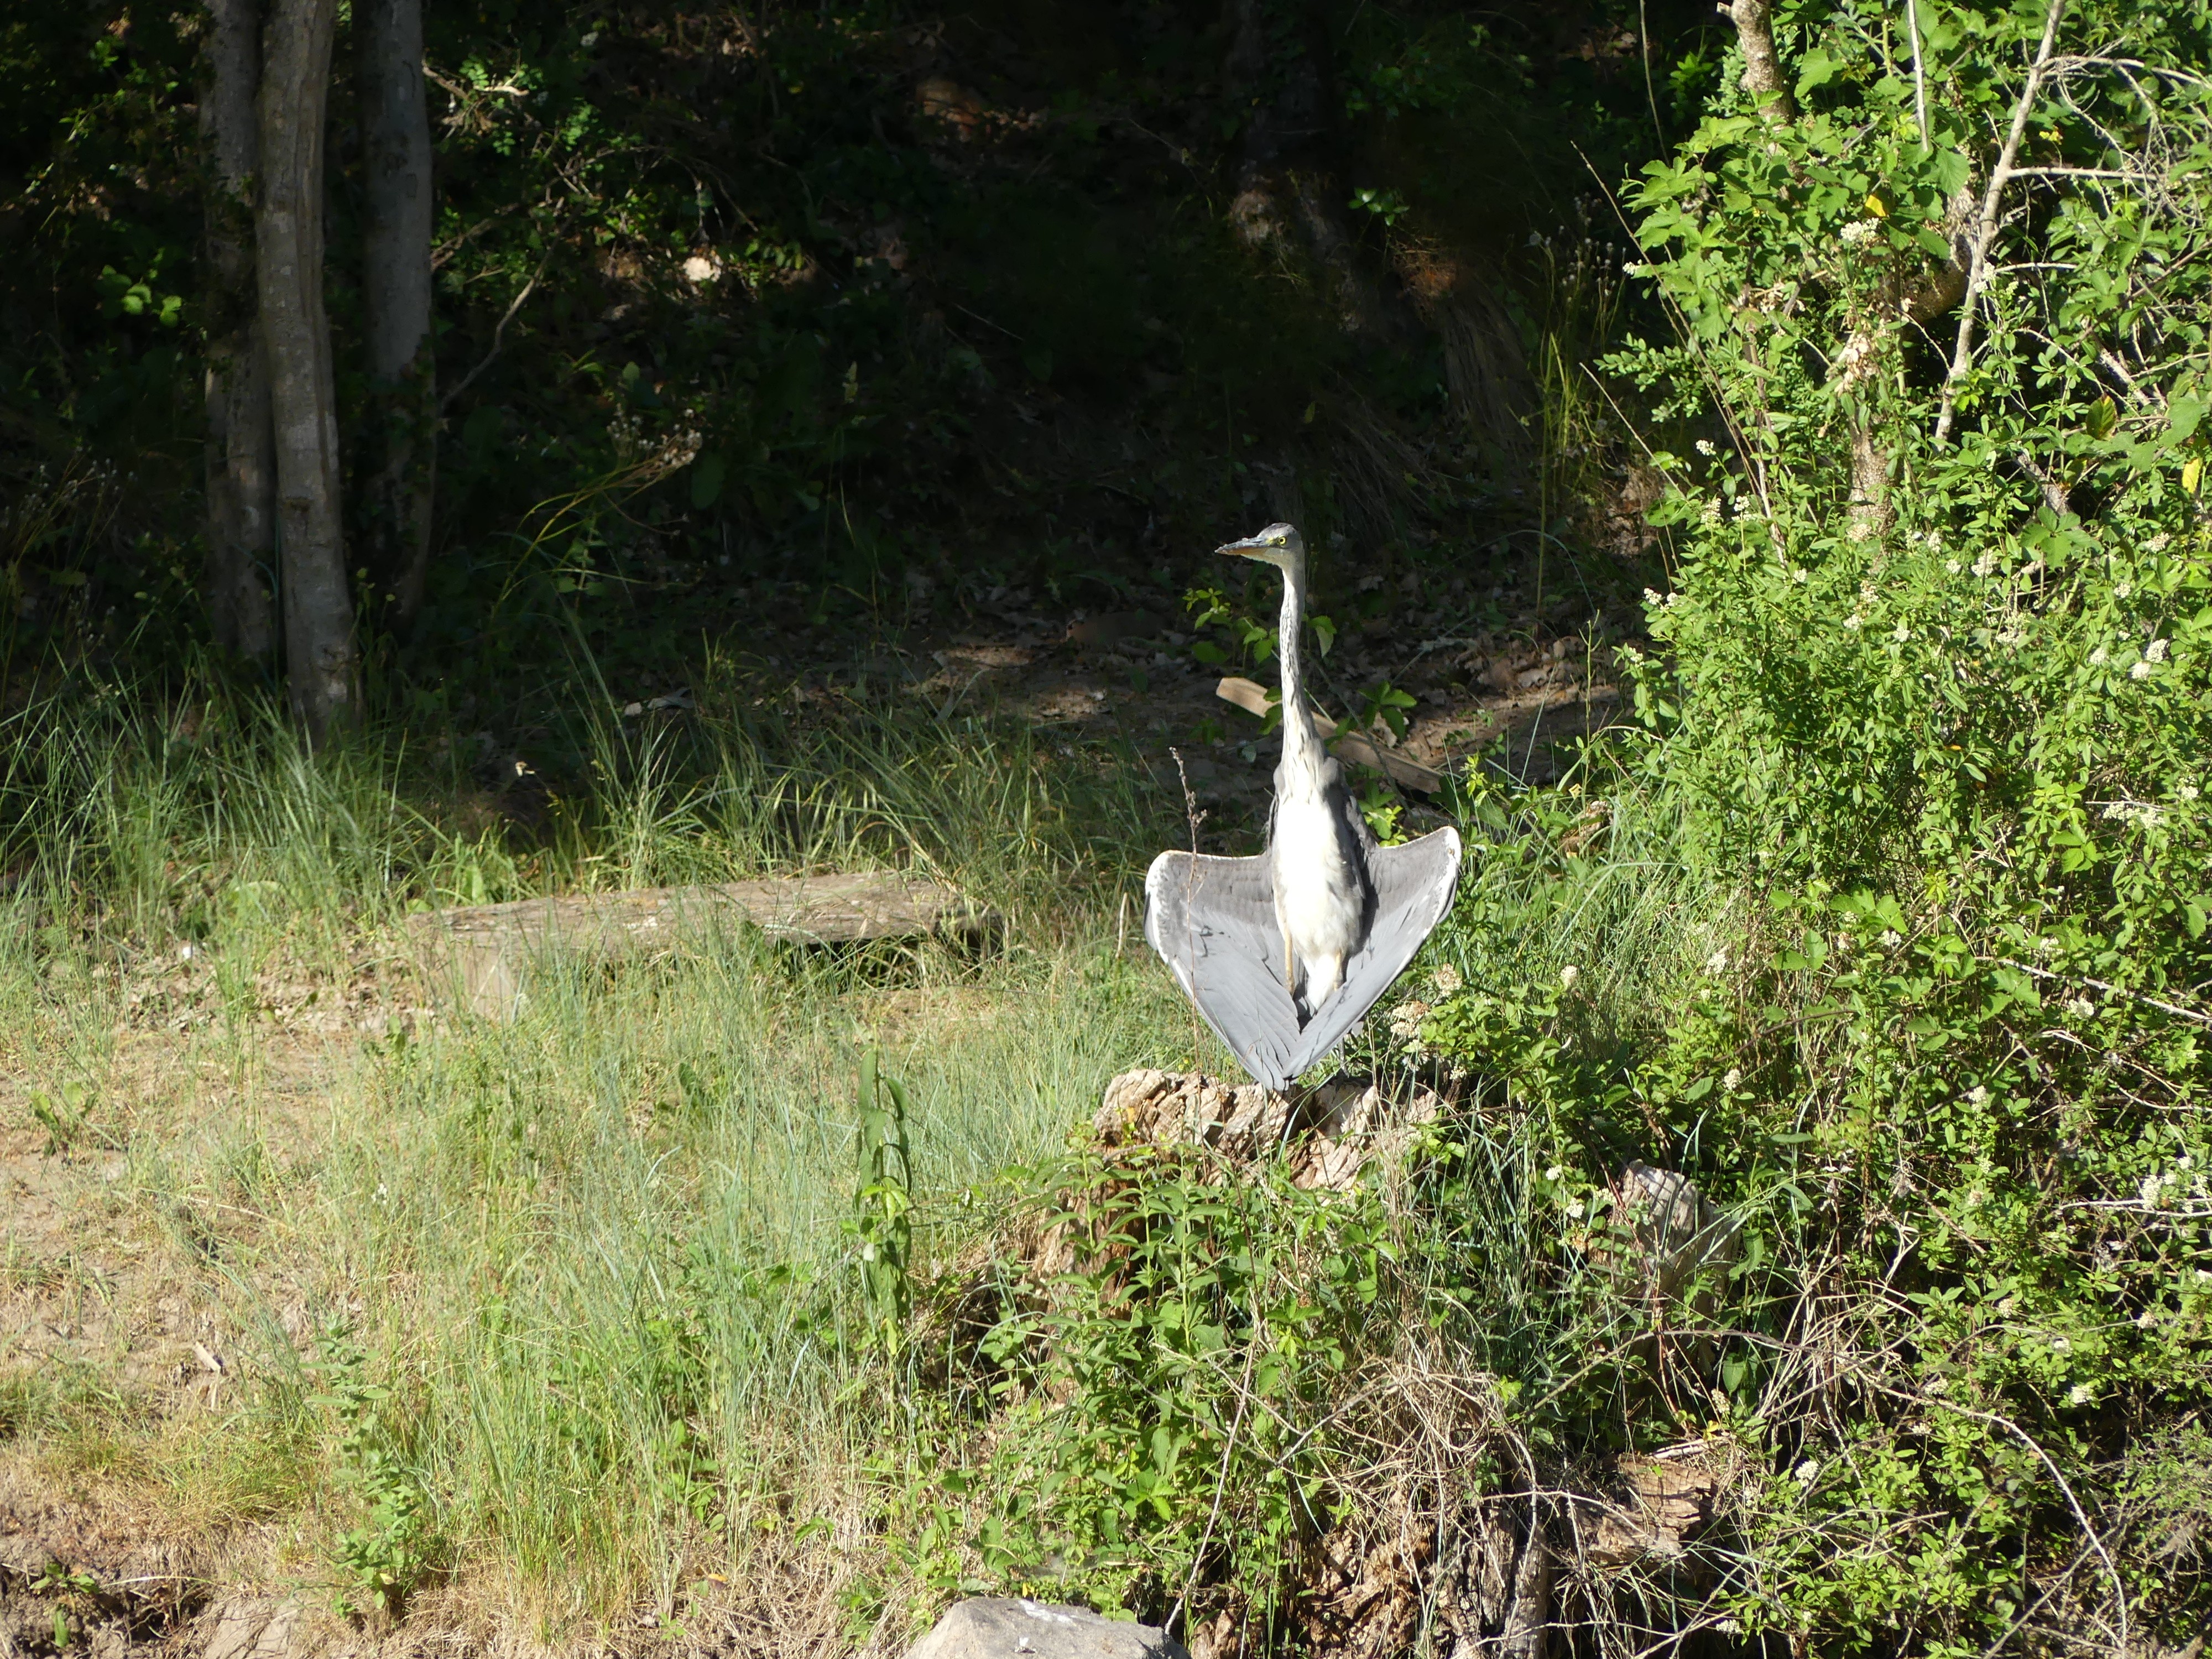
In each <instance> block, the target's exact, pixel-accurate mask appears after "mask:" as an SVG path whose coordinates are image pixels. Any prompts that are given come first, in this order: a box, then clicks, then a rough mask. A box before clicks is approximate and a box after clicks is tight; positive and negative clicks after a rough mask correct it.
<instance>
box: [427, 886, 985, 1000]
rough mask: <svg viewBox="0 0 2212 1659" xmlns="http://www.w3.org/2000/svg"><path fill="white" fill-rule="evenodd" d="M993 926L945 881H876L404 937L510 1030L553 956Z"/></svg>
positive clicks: (458, 916)
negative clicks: (741, 935) (740, 939)
mask: <svg viewBox="0 0 2212 1659" xmlns="http://www.w3.org/2000/svg"><path fill="white" fill-rule="evenodd" d="M995 920H996V918H995V917H994V916H993V915H992V914H991V913H990V912H989V911H987V910H986V909H984V908H982V907H981V906H979V905H977V904H976V903H975V902H974V901H972V900H970V899H969V897H968V896H966V895H964V894H963V893H961V892H960V891H958V890H957V889H955V888H952V887H950V886H947V885H946V884H944V883H943V882H936V881H930V880H927V879H926V878H921V877H916V876H909V875H905V874H902V873H900V872H896V871H872V872H835V873H831V874H828V875H816V876H789V877H781V878H772V879H768V880H763V881H732V882H721V883H718V884H713V885H708V886H698V887H650V888H640V889H635V890H631V891H629V892H622V893H586V894H579V895H575V896H570V897H564V898H544V899H519V900H516V901H514V902H511V903H507V904H478V905H470V906H465V907H461V908H453V909H447V910H434V911H427V912H425V913H423V914H422V915H417V916H414V917H411V918H410V920H409V927H410V930H411V931H412V933H413V934H414V936H415V939H416V946H417V948H418V950H420V951H421V952H422V955H423V957H424V961H425V963H426V965H427V966H428V968H429V969H430V971H431V975H432V977H433V979H434V980H436V979H443V980H444V981H446V982H447V984H448V985H449V986H451V987H453V988H454V989H455V990H457V991H459V994H460V995H461V997H462V1000H464V1001H465V1002H466V1003H467V1004H468V1006H470V1007H471V1009H473V1010H474V1011H475V1012H477V1013H478V1014H480V1015H482V1016H483V1017H484V1018H491V1019H505V1018H512V1017H513V1013H514V1012H515V1010H516V1008H517V1007H518V1006H520V1001H521V996H522V981H523V976H524V973H525V970H526V969H527V967H528V965H529V963H531V962H532V960H534V959H540V958H543V957H547V956H549V955H551V954H555V953H560V952H578V953H585V954H591V955H596V956H601V957H629V956H637V955H641V954H651V953H653V952H656V951H669V950H674V949H676V948H678V946H679V945H682V944H683V943H684V941H685V939H687V938H690V939H700V938H711V937H712V936H713V935H714V933H716V932H717V931H718V930H724V929H727V928H729V927H732V926H746V927H757V928H759V929H760V930H761V931H762V932H763V933H766V934H768V935H769V937H770V938H772V939H791V940H794V941H797V942H799V943H802V944H809V945H836V944H848V943H853V942H856V941H859V940H862V939H921V938H927V937H929V936H930V935H933V934H938V933H975V932H978V931H981V930H982V929H984V928H987V927H989V926H991V925H992V923H993V922H994V921H995Z"/></svg>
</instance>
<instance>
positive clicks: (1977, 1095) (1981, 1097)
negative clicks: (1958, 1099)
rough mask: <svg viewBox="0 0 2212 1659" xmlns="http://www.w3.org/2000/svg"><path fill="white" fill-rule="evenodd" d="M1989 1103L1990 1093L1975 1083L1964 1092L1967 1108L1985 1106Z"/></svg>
mask: <svg viewBox="0 0 2212 1659" xmlns="http://www.w3.org/2000/svg"><path fill="white" fill-rule="evenodd" d="M1989 1103H1990V1091H1988V1090H1987V1089H1984V1087H1983V1086H1982V1085H1980V1084H1978V1083H1977V1084H1976V1085H1974V1086H1973V1087H1972V1088H1971V1089H1969V1090H1967V1091H1966V1104H1968V1105H1969V1106H1986V1105H1988V1104H1989Z"/></svg>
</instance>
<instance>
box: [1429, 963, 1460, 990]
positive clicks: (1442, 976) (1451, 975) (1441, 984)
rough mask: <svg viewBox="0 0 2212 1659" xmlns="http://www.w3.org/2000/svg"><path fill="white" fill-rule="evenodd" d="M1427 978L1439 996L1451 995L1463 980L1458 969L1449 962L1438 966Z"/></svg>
mask: <svg viewBox="0 0 2212 1659" xmlns="http://www.w3.org/2000/svg"><path fill="white" fill-rule="evenodd" d="M1429 978H1430V980H1431V982H1433V983H1434V984H1435V986H1436V987H1437V995H1438V996H1440V997H1448V996H1449V995H1451V994H1452V993H1453V992H1455V991H1456V990H1458V989H1459V987H1461V985H1462V984H1463V983H1464V982H1465V981H1462V979H1461V978H1460V976H1459V969H1456V968H1455V967H1453V966H1452V965H1451V963H1449V962H1447V963H1443V965H1442V966H1440V967H1439V968H1438V969H1437V971H1436V972H1435V973H1433V974H1431V975H1429Z"/></svg>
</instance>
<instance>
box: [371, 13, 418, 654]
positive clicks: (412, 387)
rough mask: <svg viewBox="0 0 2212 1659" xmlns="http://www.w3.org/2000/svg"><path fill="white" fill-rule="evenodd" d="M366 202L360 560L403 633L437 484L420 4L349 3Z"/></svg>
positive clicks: (413, 604) (410, 616)
mask: <svg viewBox="0 0 2212 1659" xmlns="http://www.w3.org/2000/svg"><path fill="white" fill-rule="evenodd" d="M354 27H355V30H356V39H357V41H358V45H359V49H360V62H359V71H358V80H359V84H360V90H361V100H362V160H363V162H364V167H363V172H364V193H365V197H366V204H367V209H368V211H367V216H366V224H365V226H364V240H365V250H364V258H363V267H364V268H363V270H362V276H363V295H362V297H363V304H364V309H365V313H366V316H365V322H366V325H367V327H366V332H367V337H368V338H367V344H368V374H369V382H370V384H369V394H368V407H367V409H366V410H364V412H363V420H362V470H361V472H360V474H359V475H358V476H359V478H360V482H361V488H362V501H361V502H360V504H359V506H360V522H361V525H362V537H363V540H364V542H365V543H366V545H365V546H364V547H363V548H362V562H363V564H365V565H366V566H367V568H368V573H369V578H370V580H371V581H372V582H373V583H374V592H375V594H376V598H377V601H378V603H379V604H380V605H384V606H386V607H387V608H388V615H389V617H390V619H391V621H392V623H393V624H394V625H395V626H397V627H399V628H402V629H404V628H405V627H406V626H407V625H408V624H409V623H412V622H413V620H414V618H415V615H416V611H419V610H420V609H421V608H422V585H423V581H424V579H425V577H426V576H427V574H428V562H429V555H430V511H431V503H432V495H433V491H434V489H435V480H436V465H437V435H436V422H437V416H438V398H437V384H436V374H435V364H434V362H433V353H432V350H431V334H430V233H431V220H432V201H431V194H430V115H429V109H428V105H427V102H426V100H425V99H424V97H423V81H422V0H356V3H355V6H354Z"/></svg>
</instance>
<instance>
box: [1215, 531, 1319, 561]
mask: <svg viewBox="0 0 2212 1659" xmlns="http://www.w3.org/2000/svg"><path fill="white" fill-rule="evenodd" d="M1214 551H1215V552H1217V553H1233V554H1235V555H1236V556H1237V557H1239V558H1244V559H1257V560H1259V562H1261V564H1272V565H1274V566H1275V567H1277V568H1279V569H1283V570H1288V569H1290V568H1291V566H1293V565H1294V564H1299V563H1302V562H1304V558H1305V556H1306V544H1305V543H1304V542H1303V541H1301V540H1300V539H1299V538H1298V530H1297V526H1296V525H1288V524H1271V525H1269V526H1267V528H1266V529H1265V530H1262V531H1261V532H1259V533H1258V534H1257V535H1255V536H1247V537H1245V538H1244V539H1243V541H1241V542H1230V543H1228V544H1225V545H1224V546H1221V547H1217V548H1215V549H1214Z"/></svg>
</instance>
